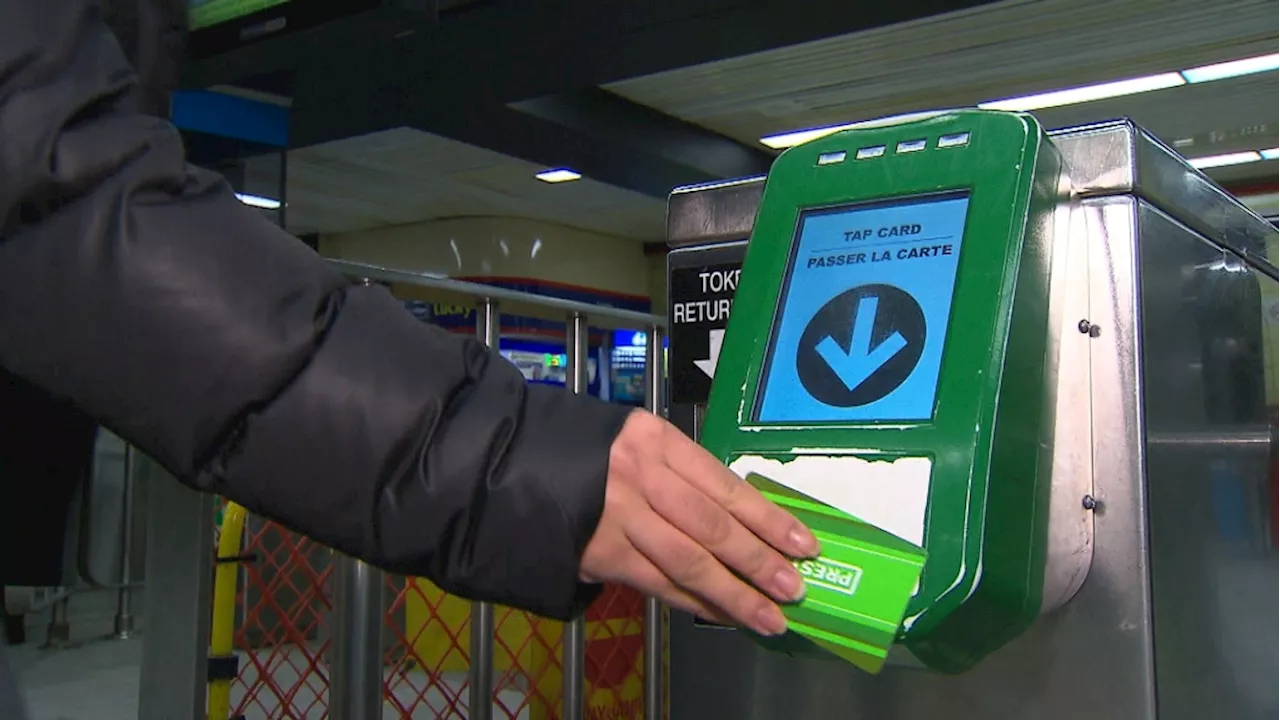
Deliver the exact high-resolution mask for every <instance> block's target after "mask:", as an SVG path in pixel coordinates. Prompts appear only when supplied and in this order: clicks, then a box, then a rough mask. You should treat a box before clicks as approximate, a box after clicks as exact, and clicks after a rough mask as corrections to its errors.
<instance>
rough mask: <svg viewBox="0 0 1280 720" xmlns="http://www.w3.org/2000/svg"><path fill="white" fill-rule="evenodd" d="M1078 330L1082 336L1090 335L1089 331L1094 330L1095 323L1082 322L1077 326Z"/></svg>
mask: <svg viewBox="0 0 1280 720" xmlns="http://www.w3.org/2000/svg"><path fill="white" fill-rule="evenodd" d="M1076 328H1077V329H1078V330H1079V331H1080V334H1081V335H1088V334H1089V331H1090V330H1091V329H1093V323H1091V322H1089V321H1088V320H1081V321H1080V322H1079V323H1078V324H1077V325H1076Z"/></svg>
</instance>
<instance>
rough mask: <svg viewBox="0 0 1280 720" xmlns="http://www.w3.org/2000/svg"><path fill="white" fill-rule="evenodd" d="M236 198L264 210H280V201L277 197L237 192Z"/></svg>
mask: <svg viewBox="0 0 1280 720" xmlns="http://www.w3.org/2000/svg"><path fill="white" fill-rule="evenodd" d="M236 198H238V199H239V200H240V202H242V203H244V204H245V205H252V206H253V207H256V208H262V209H263V210H279V209H280V201H279V200H276V199H275V198H269V197H262V196H261V195H249V194H246V193H236Z"/></svg>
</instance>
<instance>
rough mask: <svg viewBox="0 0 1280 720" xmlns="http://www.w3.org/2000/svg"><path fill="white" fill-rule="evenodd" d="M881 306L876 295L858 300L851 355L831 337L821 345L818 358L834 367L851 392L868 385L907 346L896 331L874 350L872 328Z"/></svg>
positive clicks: (849, 351) (819, 345)
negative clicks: (862, 385) (873, 375)
mask: <svg viewBox="0 0 1280 720" xmlns="http://www.w3.org/2000/svg"><path fill="white" fill-rule="evenodd" d="M879 306H880V299H879V298H877V297H874V296H872V297H864V298H862V299H860V300H859V301H858V310H857V312H856V313H855V314H854V318H853V337H852V338H851V339H850V342H849V350H848V351H847V352H846V351H845V349H844V348H842V347H840V343H838V342H836V340H835V338H833V337H831V336H830V335H828V336H826V337H825V338H823V339H822V342H820V343H818V347H817V350H818V355H820V356H822V359H823V360H826V361H827V365H830V366H831V370H832V371H834V372H835V374H836V376H837V377H839V378H840V381H841V382H843V383H844V386H845V387H847V388H849V389H850V390H853V389H854V388H856V387H858V386H859V385H861V384H862V383H863V382H865V381H866V379H867V378H869V377H871V374H872V373H874V372H875V371H877V370H879V369H880V368H881V367H883V366H884V364H885V363H887V362H889V361H890V360H892V359H893V356H894V355H897V354H898V353H899V352H901V351H902V349H903V348H905V347H906V346H907V341H906V339H905V338H903V337H902V334H901V333H899V332H898V331H896V330H895V331H894V332H893V334H892V335H890V336H889V337H887V338H885V339H884V341H883V342H881V343H880V344H879V345H877V346H875V347H874V348H873V347H871V328H872V326H873V325H875V321H876V310H877V309H878V308H879Z"/></svg>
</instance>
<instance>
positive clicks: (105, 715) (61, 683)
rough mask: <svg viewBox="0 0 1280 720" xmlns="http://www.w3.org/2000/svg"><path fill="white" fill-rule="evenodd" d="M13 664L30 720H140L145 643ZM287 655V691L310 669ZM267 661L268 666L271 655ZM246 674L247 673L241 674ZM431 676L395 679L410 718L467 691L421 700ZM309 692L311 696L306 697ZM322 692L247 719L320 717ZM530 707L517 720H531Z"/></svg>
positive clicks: (507, 698) (281, 681)
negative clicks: (300, 670)
mask: <svg viewBox="0 0 1280 720" xmlns="http://www.w3.org/2000/svg"><path fill="white" fill-rule="evenodd" d="M9 651H10V660H11V662H12V663H13V665H14V666H15V667H14V669H15V671H16V672H17V673H18V675H19V678H20V682H21V684H22V686H23V689H24V692H25V693H26V695H27V703H28V706H29V710H28V712H29V713H30V716H31V717H30V720H135V719H136V718H137V717H138V676H139V666H140V664H141V660H142V642H141V640H140V639H132V640H92V641H89V642H81V643H80V644H78V645H75V646H73V647H70V648H65V649H60V650H43V649H40V648H39V647H38V646H36V645H33V644H28V645H21V646H18V647H14V648H9ZM285 657H286V654H284V653H276V654H275V656H274V659H273V660H271V661H270V664H269V667H270V669H271V672H272V679H273V680H274V681H275V684H277V685H278V686H283V687H295V686H296V685H297V683H296V679H297V672H296V670H294V669H293V667H294V666H295V665H296V666H300V667H305V662H304V661H302V660H301V659H300V658H301V657H302V654H301V653H300V652H299V653H296V657H293V658H292V659H293V662H292V663H291V662H286V661H285ZM262 660H263V662H268V661H267V659H266V658H265V657H264V658H262ZM242 677H244V675H242ZM426 680H427V678H426V674H425V673H423V672H421V671H411V672H408V673H404V674H402V675H401V676H400V677H398V678H397V679H396V682H395V683H394V685H393V687H394V688H395V694H396V697H397V700H398V701H399V706H400V707H414V706H415V705H416V707H414V712H413V714H412V715H409V716H407V717H411V718H414V719H415V720H416V719H418V718H422V719H423V720H432V719H434V718H437V717H454V718H456V717H458V715H456V714H454V715H450V714H449V713H448V710H447V708H448V707H449V706H448V703H447V701H446V699H445V693H446V692H448V693H449V694H451V695H455V696H456V695H457V694H459V693H463V697H464V698H465V690H463V683H464V682H465V677H462V676H461V675H459V676H458V677H448V678H445V679H444V684H445V686H446V687H445V688H443V689H441V688H433V689H432V690H431V691H429V692H428V693H427V695H426V696H425V697H424V698H423V699H422V700H421V701H418V702H416V703H415V700H416V698H417V694H418V693H417V690H416V688H421V687H426V685H427V682H426ZM307 693H310V696H309V697H305V695H307ZM523 695H524V693H522V692H516V691H512V692H506V693H501V695H500V701H501V703H502V704H503V705H505V706H506V707H509V708H516V707H519V705H520V703H521V700H522V698H523ZM242 697H243V689H242V688H239V687H237V688H236V689H235V690H233V693H232V703H233V704H238V702H239V700H240V699H241V698H242ZM315 699H316V692H315V690H314V689H310V688H308V687H307V686H306V685H302V686H300V688H299V690H298V691H297V692H296V693H293V694H292V698H291V700H292V701H291V702H290V703H289V704H290V707H291V710H292V711H291V712H289V713H288V714H285V713H283V712H281V708H280V707H279V703H278V702H277V701H276V698H275V697H274V695H272V694H271V693H270V692H264V693H262V694H261V695H260V699H259V702H258V703H257V704H255V705H252V706H251V707H250V708H249V709H248V711H247V712H246V720H268V719H269V718H281V717H289V718H296V719H297V720H303V719H304V718H305V720H313V719H314V720H319V718H321V717H323V715H324V710H323V705H322V704H321V703H314V702H313V701H314V700H315ZM508 712H509V711H507V710H503V709H502V708H501V707H499V706H498V705H496V704H495V708H494V717H496V718H507V717H509V715H508ZM383 717H384V718H386V719H394V718H402V717H406V716H405V715H402V714H401V711H400V710H398V709H397V707H396V705H395V704H393V703H391V702H388V703H387V704H386V705H385V709H384V711H383ZM528 717H529V712H528V710H527V709H525V710H523V711H522V712H520V713H519V714H518V715H517V716H516V717H514V718H512V720H528Z"/></svg>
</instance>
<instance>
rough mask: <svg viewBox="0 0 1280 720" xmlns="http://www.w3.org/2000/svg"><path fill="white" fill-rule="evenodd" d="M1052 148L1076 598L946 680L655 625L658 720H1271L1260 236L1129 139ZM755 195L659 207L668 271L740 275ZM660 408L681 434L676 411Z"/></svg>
mask: <svg viewBox="0 0 1280 720" xmlns="http://www.w3.org/2000/svg"><path fill="white" fill-rule="evenodd" d="M1054 140H1055V143H1056V144H1057V145H1058V147H1059V148H1060V149H1061V150H1062V152H1063V154H1064V156H1065V157H1066V159H1067V161H1068V164H1069V165H1070V167H1071V174H1072V180H1073V184H1074V185H1075V189H1076V192H1077V202H1076V203H1075V207H1074V208H1073V210H1072V215H1073V218H1072V230H1071V232H1072V233H1085V234H1086V235H1087V246H1088V248H1089V250H1088V255H1089V267H1090V273H1089V275H1090V283H1089V284H1090V293H1089V294H1090V300H1089V305H1088V308H1087V310H1086V311H1085V313H1082V316H1081V318H1080V319H1082V320H1085V319H1087V320H1088V321H1089V323H1090V324H1091V325H1093V326H1096V330H1095V333H1096V337H1095V338H1094V340H1093V342H1092V343H1090V346H1091V351H1090V361H1089V362H1090V374H1091V380H1090V386H1089V393H1088V397H1089V401H1090V404H1091V411H1092V416H1093V428H1094V437H1093V443H1092V463H1093V466H1094V477H1095V485H1094V496H1095V497H1096V499H1097V502H1098V505H1097V508H1096V510H1097V511H1096V513H1095V538H1094V543H1095V545H1094V558H1093V564H1092V569H1091V570H1090V573H1089V576H1088V578H1087V579H1086V581H1085V583H1084V586H1083V588H1082V589H1081V591H1080V593H1079V594H1078V595H1077V596H1076V597H1075V598H1074V599H1073V600H1072V601H1071V602H1070V603H1068V604H1067V605H1066V606H1065V607H1064V608H1062V609H1061V610H1059V611H1057V612H1056V613H1054V614H1052V615H1050V616H1048V617H1046V618H1043V619H1041V620H1040V621H1039V622H1038V623H1037V625H1035V626H1034V627H1033V629H1032V630H1031V631H1030V632H1029V633H1028V634H1027V635H1025V636H1024V637H1022V638H1020V639H1019V640H1018V641H1016V642H1015V643H1013V644H1012V645H1010V646H1008V647H1006V648H1004V649H1003V650H1001V651H1000V652H998V653H997V654H995V655H993V656H992V657H990V658H988V659H987V660H986V661H984V662H983V663H982V664H981V665H979V666H978V667H977V668H976V669H974V670H973V671H971V672H969V673H966V674H964V675H960V676H954V677H947V676H940V675H937V674H933V673H930V672H927V671H923V670H919V669H910V668H905V667H891V668H889V669H886V671H885V672H884V673H883V674H881V675H879V676H876V677H872V676H869V675H865V674H863V673H861V672H860V671H858V670H856V669H854V668H852V667H850V666H848V665H846V664H845V663H844V662H842V661H839V660H835V659H831V660H825V659H821V658H809V657H804V658H802V657H790V656H786V655H782V654H776V653H771V652H768V651H766V650H764V649H762V648H761V647H760V646H758V645H757V644H755V643H754V642H753V641H751V640H750V639H749V638H747V637H745V636H743V635H742V634H740V633H738V632H736V631H731V630H723V629H715V628H708V627H705V626H699V625H695V624H694V623H693V622H692V621H691V619H690V618H688V617H687V616H683V615H680V614H674V615H673V618H672V622H671V631H670V632H671V635H670V637H671V644H670V652H671V680H670V682H671V685H670V688H671V717H672V718H673V719H674V720H711V719H713V718H716V719H718V718H725V719H726V720H728V719H732V720H766V719H768V720H773V719H775V718H780V719H784V720H837V719H839V720H843V719H853V718H857V719H859V720H861V719H863V718H866V719H867V720H920V719H921V718H950V719H952V720H1022V719H1024V718H1025V719H1026V720H1076V719H1078V718H1082V717H1088V718H1092V719H1093V720H1155V719H1157V718H1158V719H1159V720H1182V719H1184V718H1185V719H1186V720H1193V719H1194V720H1201V719H1202V718H1223V719H1224V720H1225V719H1228V718H1229V719H1231V720H1254V719H1255V718H1256V719H1259V720H1261V719H1262V718H1266V719H1268V720H1270V719H1271V718H1275V717H1276V715H1277V677H1278V675H1280V669H1278V666H1277V560H1276V528H1275V516H1274V508H1275V504H1276V495H1275V493H1276V489H1275V453H1276V418H1275V390H1274V386H1273V384H1271V385H1270V386H1269V381H1268V380H1267V375H1268V373H1270V375H1271V377H1272V378H1274V373H1275V363H1276V355H1275V350H1276V348H1275V342H1276V341H1275V335H1274V327H1275V323H1276V317H1275V309H1274V297H1275V291H1276V280H1275V266H1274V263H1275V256H1274V252H1275V243H1276V230H1275V228H1274V227H1272V226H1271V225H1270V224H1268V223H1267V222H1265V221H1264V220H1262V219H1261V218H1259V217H1258V216H1256V215H1254V214H1252V213H1250V212H1249V211H1248V210H1246V209H1245V208H1244V207H1243V206H1242V205H1240V204H1239V203H1238V202H1236V201H1235V200H1234V199H1232V198H1230V197H1229V196H1228V195H1226V193H1224V192H1223V191H1222V190H1220V189H1219V188H1218V187H1216V186H1215V185H1213V183H1211V182H1210V181H1209V180H1207V179H1206V178H1205V177H1204V176H1202V175H1201V174H1200V173H1198V172H1197V171H1195V170H1194V169H1192V168H1191V167H1190V166H1188V165H1187V164H1186V163H1185V162H1184V161H1182V160H1181V159H1180V158H1178V157H1177V155H1176V154H1174V153H1173V152H1172V151H1170V150H1168V149H1167V148H1166V147H1165V146H1163V145H1161V144H1160V143H1159V142H1157V141H1156V140H1154V139H1153V138H1151V137H1150V136H1149V135H1147V134H1146V133H1145V132H1144V131H1142V130H1141V129H1140V128H1137V127H1135V126H1133V125H1132V124H1130V123H1127V122H1115V123H1107V124H1103V125H1096V126H1091V127H1087V128H1075V129H1071V130H1066V131H1062V132H1059V133H1055V139H1054ZM761 184H762V183H761V181H760V180H754V181H745V182H742V183H736V184H725V185H722V186H719V187H706V188H698V189H690V190H684V191H677V192H676V193H674V194H673V195H672V197H671V201H670V208H669V220H668V223H669V225H668V229H669V237H668V240H669V244H670V245H671V246H672V247H673V248H674V249H676V251H675V252H673V255H672V257H673V261H672V262H673V263H674V262H676V260H675V259H674V258H677V257H684V261H685V262H686V266H687V264H688V263H689V262H692V263H693V264H695V265H696V263H697V260H696V254H697V253H699V252H706V253H708V255H707V257H708V258H712V257H714V258H717V259H714V260H712V261H711V262H721V263H722V262H724V261H725V257H726V253H727V254H728V255H732V254H733V253H734V252H737V253H738V255H739V257H740V254H741V248H742V247H743V245H744V244H745V238H746V237H747V236H748V235H749V233H750V229H751V223H752V220H753V218H754V214H755V209H756V205H757V204H758V202H759V197H760V188H761ZM1077 237H1078V236H1077ZM734 243H738V245H737V248H738V249H737V250H736V251H735V250H734V248H735V245H734ZM708 245H716V246H715V247H712V248H708V249H705V250H699V249H695V248H702V247H705V246H708ZM1268 251H1270V253H1272V254H1271V256H1270V260H1268V259H1267V253H1268ZM1268 324H1269V326H1270V329H1264V328H1267V326H1268ZM1065 327H1068V328H1069V331H1071V332H1075V331H1076V329H1075V328H1076V323H1074V322H1072V323H1068V324H1067V325H1066V326H1065ZM1266 333H1270V334H1266ZM1264 338H1265V339H1264ZM673 342H674V341H673ZM1266 343H1270V347H1269V348H1268V347H1267V346H1266ZM679 354H680V349H679V348H677V347H676V346H675V345H674V344H673V346H672V349H671V360H670V363H671V365H672V367H673V368H674V366H675V365H676V364H677V363H680V362H682V359H681V358H680V357H679ZM1268 365H1269V366H1270V367H1268ZM1271 382H1272V383H1273V381H1271ZM670 411H671V417H672V419H673V421H675V422H676V423H677V424H679V425H681V426H682V427H684V428H685V429H686V431H688V432H690V433H691V434H696V425H697V420H698V417H699V415H700V413H699V412H698V411H697V408H696V407H695V406H693V405H692V404H672V405H671V408H670Z"/></svg>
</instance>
